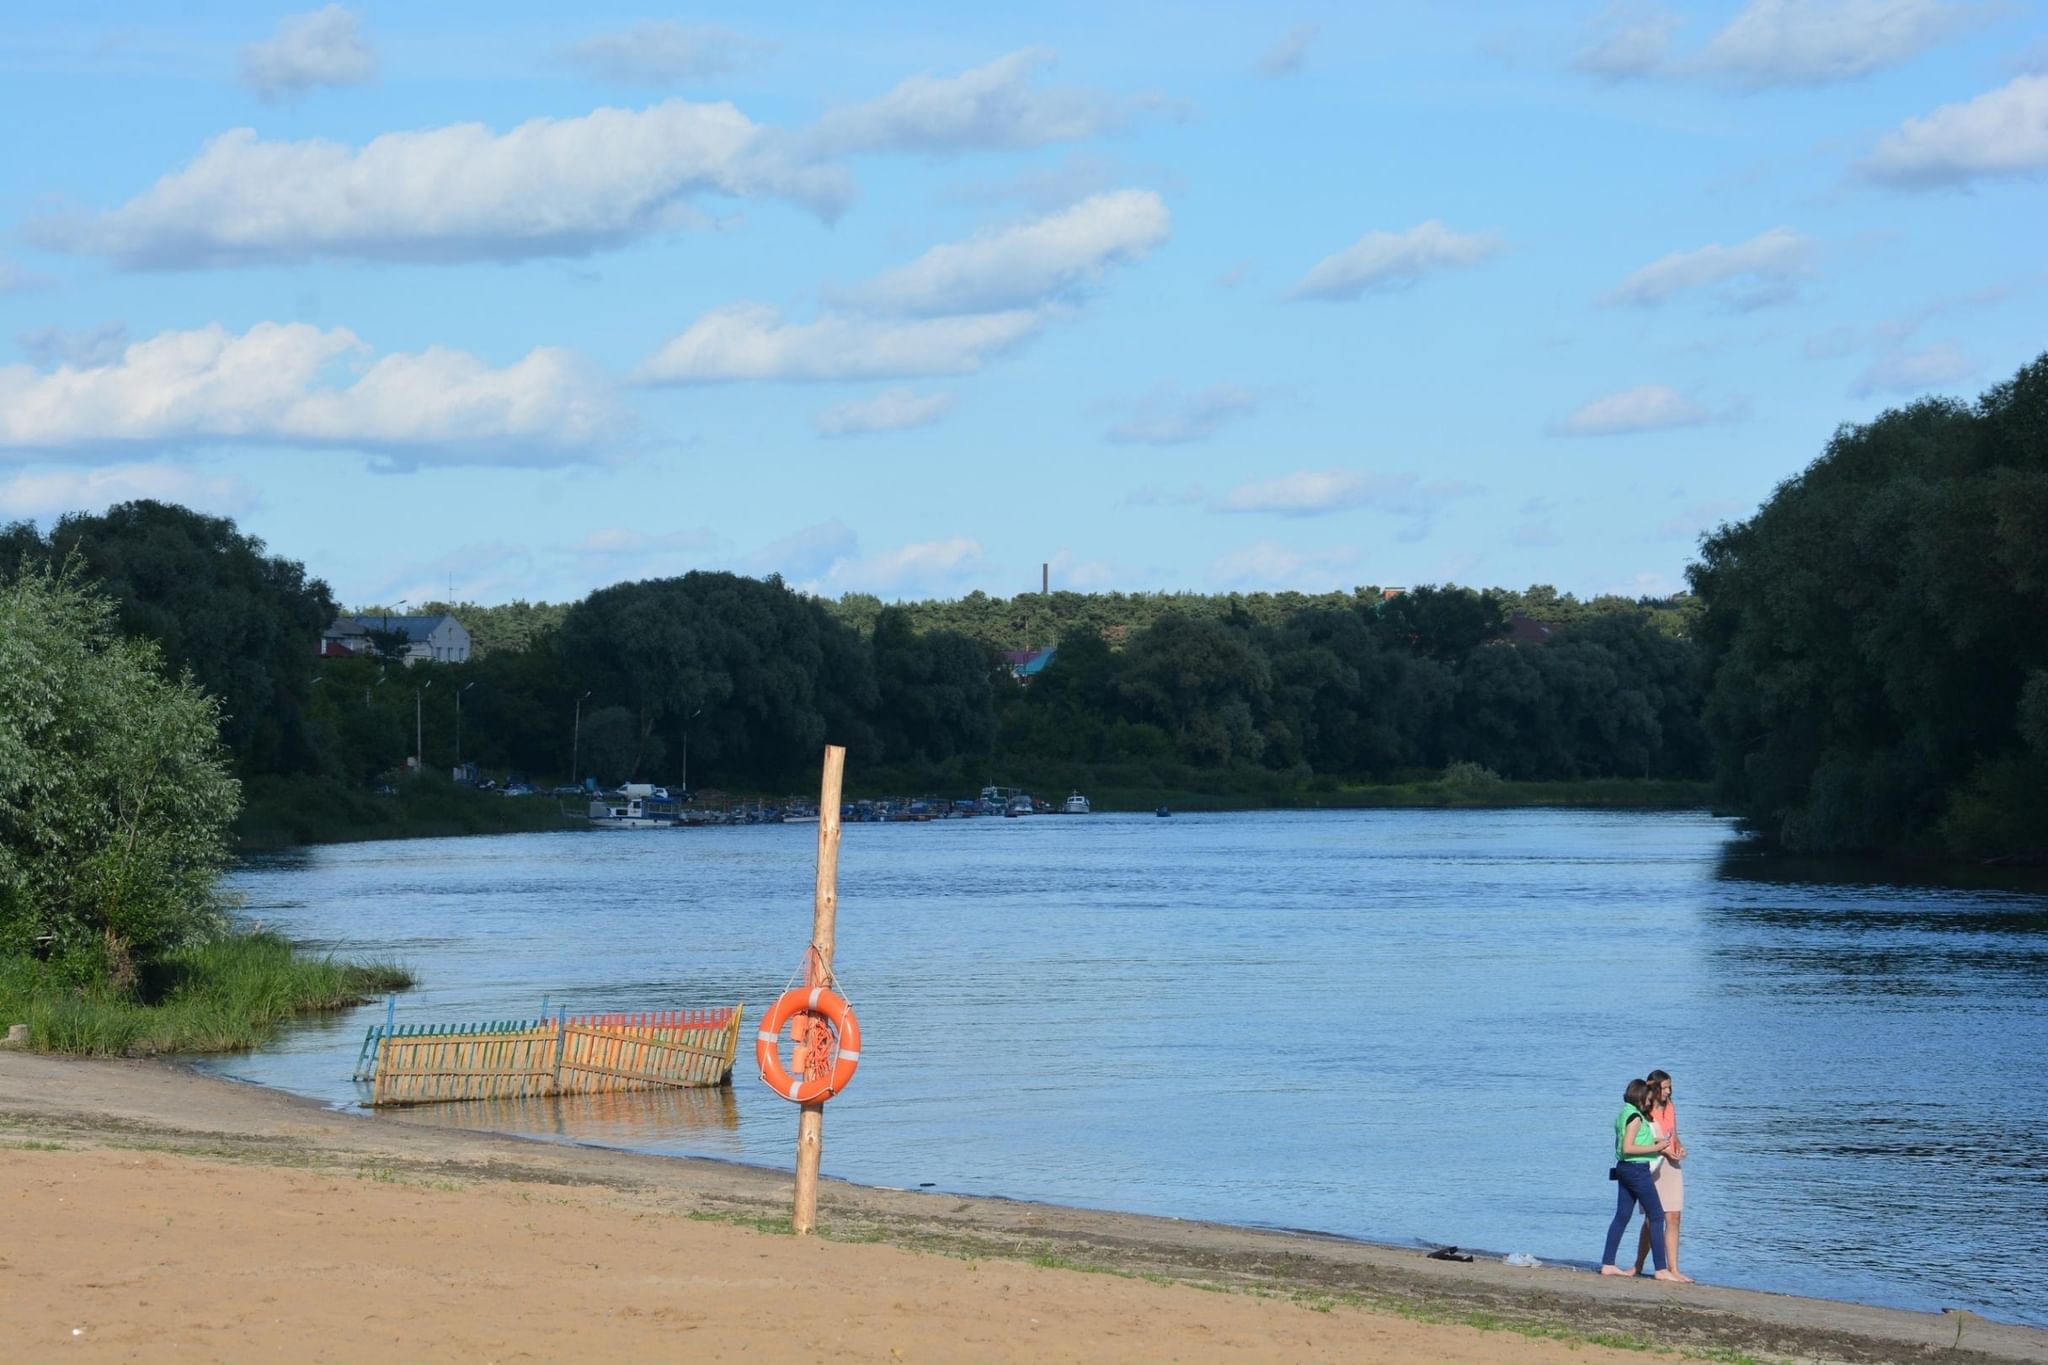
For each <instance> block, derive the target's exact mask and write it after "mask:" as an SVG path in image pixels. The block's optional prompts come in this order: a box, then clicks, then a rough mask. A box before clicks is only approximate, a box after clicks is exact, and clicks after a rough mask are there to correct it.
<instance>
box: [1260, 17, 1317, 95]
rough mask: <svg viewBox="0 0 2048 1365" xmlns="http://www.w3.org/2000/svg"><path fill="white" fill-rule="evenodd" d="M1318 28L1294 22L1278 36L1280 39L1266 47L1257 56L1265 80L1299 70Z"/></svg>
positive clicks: (1290, 74)
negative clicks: (1294, 23)
mask: <svg viewBox="0 0 2048 1365" xmlns="http://www.w3.org/2000/svg"><path fill="white" fill-rule="evenodd" d="M1318 31H1319V30H1318V28H1317V26H1316V25H1314V24H1296V25H1295V26H1294V27H1293V28H1290V29H1288V30H1287V32H1286V33H1284V34H1282V35H1281V36H1280V41H1279V42H1277V43H1275V44H1273V46H1271V47H1269V48H1267V49H1266V55H1265V56H1263V57H1261V58H1259V74H1260V75H1261V76H1264V77H1265V78H1266V79H1267V80H1269V81H1270V80H1278V79H1279V78H1280V77H1282V76H1292V75H1293V74H1294V73H1295V72H1297V71H1299V70H1301V64H1302V61H1303V60H1304V59H1305V58H1306V57H1307V56H1308V46H1309V44H1310V43H1312V42H1314V41H1315V37H1316V34H1317V32H1318Z"/></svg>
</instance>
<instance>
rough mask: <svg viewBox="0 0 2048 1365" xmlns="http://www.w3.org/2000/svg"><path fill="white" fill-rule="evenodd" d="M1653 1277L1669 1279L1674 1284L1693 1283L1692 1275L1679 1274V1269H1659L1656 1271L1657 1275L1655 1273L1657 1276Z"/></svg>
mask: <svg viewBox="0 0 2048 1365" xmlns="http://www.w3.org/2000/svg"><path fill="white" fill-rule="evenodd" d="M1652 1278H1654V1279H1659V1280H1669V1281H1671V1283H1673V1284H1691V1283H1692V1276H1690V1275H1681V1274H1679V1273H1678V1272H1677V1271H1675V1270H1660V1271H1658V1272H1657V1273H1656V1275H1655V1276H1653V1277H1652Z"/></svg>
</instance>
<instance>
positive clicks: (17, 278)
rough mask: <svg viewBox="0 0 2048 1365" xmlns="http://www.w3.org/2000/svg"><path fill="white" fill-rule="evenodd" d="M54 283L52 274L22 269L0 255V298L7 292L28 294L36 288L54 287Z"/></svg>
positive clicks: (7, 293)
mask: <svg viewBox="0 0 2048 1365" xmlns="http://www.w3.org/2000/svg"><path fill="white" fill-rule="evenodd" d="M56 283H57V281H56V280H55V278H53V277H52V276H49V275H38V274H35V273H34V272H32V271H28V270H23V269H22V268H21V267H20V266H18V265H16V264H15V263H14V262H12V261H10V260H8V259H7V258H6V257H4V256H0V298H4V297H6V296H7V295H9V294H28V293H32V292H34V291H36V290H38V289H50V288H54V287H55V286H56Z"/></svg>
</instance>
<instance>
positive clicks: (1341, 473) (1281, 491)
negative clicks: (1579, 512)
mask: <svg viewBox="0 0 2048 1365" xmlns="http://www.w3.org/2000/svg"><path fill="white" fill-rule="evenodd" d="M1478 491H1479V490H1478V489H1477V488H1476V487H1474V486H1473V485H1471V484H1466V483H1459V482H1456V481H1455V480H1439V481H1435V482H1430V483H1425V482H1423V480H1422V479H1421V478H1420V477H1419V476H1417V475H1414V474H1373V473H1368V472H1366V471H1364V470H1357V469H1324V470H1312V469H1305V470H1301V471H1299V472H1298V473H1293V474H1284V475H1281V476H1280V477H1278V478H1272V479H1260V480H1256V481H1254V482H1251V483H1246V484H1240V485H1239V486H1238V487H1236V488H1233V489H1231V490H1230V491H1229V492H1228V493H1225V494H1223V495H1221V496H1220V497H1218V498H1216V499H1215V500H1214V501H1212V502H1211V503H1210V504H1209V510H1210V511H1212V512H1253V513H1264V514H1267V515H1271V516H1281V517H1322V516H1329V515H1331V514H1332V513H1336V512H1346V511H1350V510H1352V509H1354V508H1371V509H1373V510H1375V511H1381V512H1387V513H1390V514H1392V515H1394V516H1397V517H1400V518H1402V520H1403V522H1404V523H1405V524H1404V525H1403V526H1402V528H1401V531H1400V532H1399V535H1400V538H1401V539H1403V540H1420V539H1422V538H1423V537H1424V536H1426V535H1427V534H1428V533H1429V529H1430V526H1431V524H1432V522H1433V521H1434V520H1435V518H1436V516H1437V514H1438V513H1440V512H1442V511H1443V509H1444V507H1445V506H1446V505H1447V504H1449V503H1451V502H1454V501H1456V500H1457V499H1459V498H1463V497H1469V496H1471V495H1472V494H1474V493H1477V492H1478Z"/></svg>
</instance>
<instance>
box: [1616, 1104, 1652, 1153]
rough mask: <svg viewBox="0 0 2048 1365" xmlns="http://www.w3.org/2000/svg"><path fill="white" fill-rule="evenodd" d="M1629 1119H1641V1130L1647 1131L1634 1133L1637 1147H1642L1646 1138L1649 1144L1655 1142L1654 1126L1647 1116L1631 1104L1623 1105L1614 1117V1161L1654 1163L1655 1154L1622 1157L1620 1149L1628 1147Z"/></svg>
mask: <svg viewBox="0 0 2048 1365" xmlns="http://www.w3.org/2000/svg"><path fill="white" fill-rule="evenodd" d="M1630 1119H1641V1120H1642V1121H1643V1128H1644V1129H1646V1130H1648V1131H1647V1132H1644V1131H1638V1132H1637V1133H1636V1145H1637V1146H1639V1147H1640V1146H1642V1145H1643V1141H1644V1139H1645V1138H1646V1137H1647V1138H1648V1139H1649V1141H1651V1142H1655V1141H1656V1140H1657V1130H1656V1126H1655V1125H1654V1124H1652V1123H1651V1122H1650V1118H1649V1115H1647V1114H1645V1113H1644V1112H1643V1111H1642V1110H1640V1109H1638V1108H1636V1107H1635V1106H1634V1105H1632V1104H1624V1105H1623V1106H1621V1112H1620V1113H1619V1114H1616V1115H1615V1116H1614V1159H1615V1160H1616V1161H1655V1160H1656V1159H1657V1154H1656V1153H1655V1152H1649V1153H1645V1154H1644V1155H1642V1156H1623V1155H1622V1149H1623V1148H1624V1147H1626V1146H1627V1145H1628V1121H1629V1120H1630Z"/></svg>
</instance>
